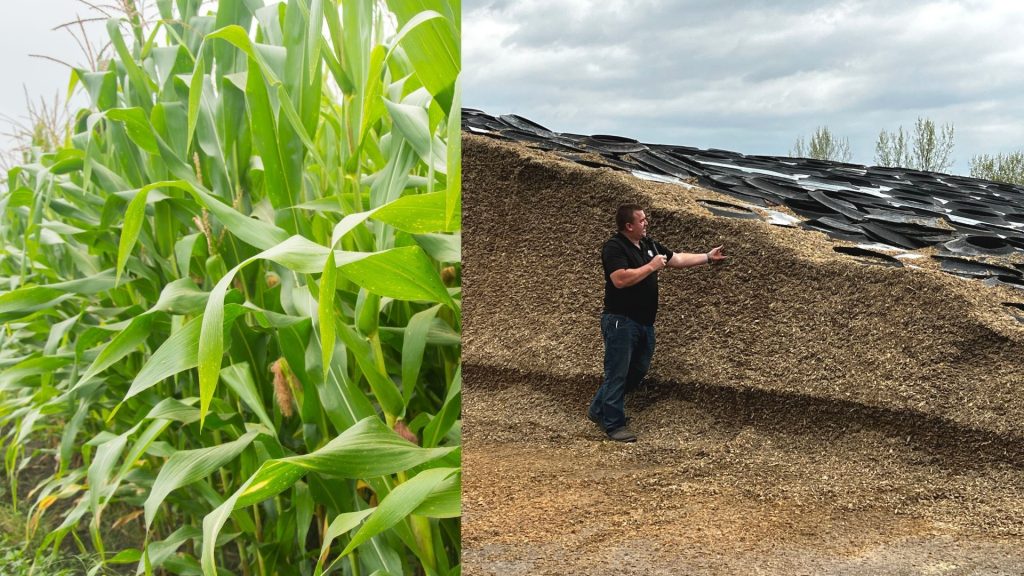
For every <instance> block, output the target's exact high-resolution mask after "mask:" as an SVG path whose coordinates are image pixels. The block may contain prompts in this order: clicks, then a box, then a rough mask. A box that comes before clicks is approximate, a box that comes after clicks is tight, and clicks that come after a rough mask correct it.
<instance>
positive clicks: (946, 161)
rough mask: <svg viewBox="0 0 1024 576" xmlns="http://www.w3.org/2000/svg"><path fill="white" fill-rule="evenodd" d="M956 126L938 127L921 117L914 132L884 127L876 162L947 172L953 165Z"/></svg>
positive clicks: (876, 147) (880, 164) (876, 153)
mask: <svg viewBox="0 0 1024 576" xmlns="http://www.w3.org/2000/svg"><path fill="white" fill-rule="evenodd" d="M952 152H953V125H952V124H945V125H943V126H942V127H941V128H939V129H938V130H937V129H936V127H935V122H933V121H931V120H928V119H925V118H918V119H917V122H916V123H915V124H914V130H913V132H909V131H908V132H904V130H903V126H900V127H899V128H898V129H897V130H896V131H895V132H887V131H885V130H882V131H881V133H879V135H878V140H877V141H876V143H875V163H876V164H878V165H879V166H889V167H901V168H911V169H914V170H923V171H926V172H944V171H946V170H948V169H949V168H950V167H951V166H952V165H953V159H952V158H950V155H951V154H952Z"/></svg>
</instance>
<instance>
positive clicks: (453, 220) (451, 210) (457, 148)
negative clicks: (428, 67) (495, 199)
mask: <svg viewBox="0 0 1024 576" xmlns="http://www.w3.org/2000/svg"><path fill="white" fill-rule="evenodd" d="M454 94H455V100H454V102H453V103H452V109H451V114H449V115H448V189H447V190H446V196H447V198H446V201H445V206H446V207H447V209H446V210H445V219H444V221H445V227H444V229H445V230H446V231H449V232H454V231H455V230H460V229H462V222H461V218H459V214H461V213H462V132H461V130H462V82H461V80H459V79H458V78H457V79H456V82H455V92H454Z"/></svg>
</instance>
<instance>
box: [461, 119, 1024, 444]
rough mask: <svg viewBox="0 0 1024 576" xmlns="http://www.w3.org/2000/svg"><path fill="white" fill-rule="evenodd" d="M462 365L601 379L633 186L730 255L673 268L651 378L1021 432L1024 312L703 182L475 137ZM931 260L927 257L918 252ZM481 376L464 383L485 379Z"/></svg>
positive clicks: (661, 224)
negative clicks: (612, 278) (719, 196)
mask: <svg viewBox="0 0 1024 576" xmlns="http://www.w3.org/2000/svg"><path fill="white" fill-rule="evenodd" d="M463 172H464V183H463V190H464V195H465V205H466V210H465V211H464V212H465V213H464V224H463V225H464V228H465V232H464V235H463V237H464V245H463V258H464V263H465V264H464V265H465V269H464V270H465V272H464V290H465V295H466V298H465V302H466V304H465V305H466V308H467V310H466V312H467V313H466V314H464V318H465V319H466V320H465V326H464V333H463V342H464V349H463V362H464V363H465V364H466V365H468V366H471V367H476V368H482V369H488V368H490V369H496V370H501V371H504V370H509V369H512V370H516V371H521V372H526V373H530V374H532V375H533V377H534V378H537V379H544V378H545V377H550V378H551V379H552V381H555V380H558V381H563V382H564V381H565V380H566V379H569V380H570V381H579V382H581V385H595V383H596V382H598V381H599V379H600V375H601V362H602V354H603V351H602V346H601V340H600V334H599V323H598V318H599V315H600V311H601V304H602V302H601V300H602V290H603V275H602V271H601V264H600V247H601V245H602V243H603V242H604V241H605V240H606V239H607V238H608V237H609V236H610V234H611V233H612V232H613V229H614V225H613V222H612V220H613V212H614V209H615V207H616V206H617V205H618V204H619V203H621V202H624V201H636V202H639V203H640V204H642V205H644V206H646V207H648V210H647V212H648V215H649V216H650V217H651V219H652V221H653V224H652V228H651V234H652V236H654V237H655V238H657V239H658V240H659V241H661V242H662V243H664V244H666V245H667V246H669V247H671V248H673V249H677V250H684V251H705V250H707V249H708V248H710V247H711V246H714V245H718V244H724V245H725V246H726V251H727V253H728V254H729V255H730V257H731V260H730V262H729V263H728V264H727V265H723V266H719V267H715V268H707V267H699V268H695V269H689V270H682V271H680V270H669V271H666V272H664V273H662V275H661V277H660V286H661V309H660V312H659V319H658V325H657V330H658V350H657V352H656V354H655V362H654V365H653V367H652V372H651V378H652V379H654V380H656V381H658V382H661V383H668V384H669V385H680V386H695V387H698V388H700V387H720V388H726V389H730V388H732V389H741V390H750V389H756V390H761V391H765V392H769V393H772V394H778V395H779V396H780V397H783V398H795V399H806V398H813V399H815V400H825V401H837V402H844V403H855V404H859V405H864V406H869V407H873V408H881V409H883V410H887V411H893V412H896V413H903V412H906V413H912V414H915V415H924V416H927V417H932V418H938V419H940V420H942V421H945V422H948V423H950V424H954V425H956V426H961V427H967V428H973V429H977V430H981V431H985V432H990V433H996V434H1000V435H1008V436H1021V435H1024V399H1022V398H1021V395H1020V391H1021V388H1022V387H1024V362H1022V361H1021V352H1022V350H1024V347H1022V344H1024V324H1020V323H1018V322H1017V321H1016V320H1014V318H1013V317H1012V316H1011V315H1010V314H1008V312H1007V309H1006V307H1005V306H1003V305H1002V303H1003V302H1008V301H1017V302H1019V301H1021V300H1024V298H1022V297H1021V294H1020V291H1016V290H1012V289H1008V288H989V287H985V286H982V285H980V283H978V282H971V281H967V280H962V279H960V278H956V277H953V276H950V275H948V274H945V273H942V272H939V271H937V270H934V269H929V268H927V264H924V266H925V267H924V268H920V269H911V268H886V267H882V266H867V265H864V264H861V263H859V262H858V261H856V260H854V259H851V258H849V257H846V256H842V255H839V254H836V253H835V252H833V250H832V247H833V246H834V243H833V242H832V241H830V240H829V239H827V238H826V237H825V236H824V235H822V234H819V233H813V232H808V231H804V230H799V229H787V228H780V227H775V226H771V225H769V224H766V223H764V222H760V221H751V220H735V219H728V218H721V217H717V216H713V215H712V214H710V213H709V212H707V211H706V210H705V209H704V208H703V207H702V206H701V205H699V204H698V203H697V199H698V198H715V197H716V196H715V194H714V193H713V192H711V191H708V190H703V189H699V188H693V189H686V188H683V187H681V186H678V185H671V184H659V183H653V182H648V181H643V180H639V179H637V178H634V177H632V176H630V175H627V174H622V173H616V172H612V171H610V170H606V169H593V168H586V167H582V166H579V165H576V164H572V163H569V162H565V161H562V160H560V159H559V158H558V157H557V156H554V155H549V154H543V153H540V152H537V151H533V150H529V149H527V148H524V147H522V146H520V145H517V144H509V143H503V142H498V141H495V140H491V139H488V138H484V137H480V136H474V135H470V134H466V133H464V134H463ZM921 261H922V262H925V261H926V260H925V259H922V260H921ZM487 384H488V383H487V382H486V381H484V379H481V378H476V379H474V380H473V381H468V380H467V386H486V385H487Z"/></svg>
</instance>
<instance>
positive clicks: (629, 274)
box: [610, 254, 666, 289]
mask: <svg viewBox="0 0 1024 576" xmlns="http://www.w3.org/2000/svg"><path fill="white" fill-rule="evenodd" d="M665 265H666V259H665V257H664V256H662V255H660V254H659V255H657V256H655V257H654V258H653V259H652V260H651V261H650V262H648V263H647V264H644V265H643V266H641V267H639V268H620V269H618V270H616V271H615V272H612V273H611V275H610V277H611V280H612V284H613V285H614V286H615V287H616V288H620V289H621V288H629V287H630V286H632V285H634V284H637V283H638V282H640V281H641V280H643V279H644V278H647V277H648V276H650V275H651V274H653V273H655V272H657V271H658V270H661V269H662V268H664V267H665Z"/></svg>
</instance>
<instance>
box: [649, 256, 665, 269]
mask: <svg viewBox="0 0 1024 576" xmlns="http://www.w3.org/2000/svg"><path fill="white" fill-rule="evenodd" d="M647 265H648V266H650V267H651V270H652V271H654V272H657V271H658V270H661V269H662V268H664V267H665V266H667V265H668V258H667V257H666V256H665V255H664V254H657V255H656V256H655V257H654V258H652V259H651V261H650V262H648V263H647Z"/></svg>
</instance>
